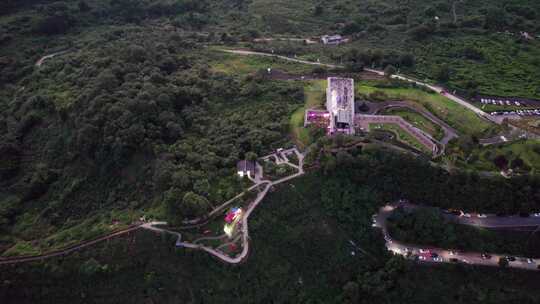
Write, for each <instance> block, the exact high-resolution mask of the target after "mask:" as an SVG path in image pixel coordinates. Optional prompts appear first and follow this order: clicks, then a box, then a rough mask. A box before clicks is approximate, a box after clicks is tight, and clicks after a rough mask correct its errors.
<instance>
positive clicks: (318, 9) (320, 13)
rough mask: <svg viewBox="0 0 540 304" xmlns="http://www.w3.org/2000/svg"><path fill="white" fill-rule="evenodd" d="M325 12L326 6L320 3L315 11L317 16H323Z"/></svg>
mask: <svg viewBox="0 0 540 304" xmlns="http://www.w3.org/2000/svg"><path fill="white" fill-rule="evenodd" d="M323 13H324V7H323V6H322V5H320V4H319V5H317V6H316V7H315V11H314V12H313V14H314V15H315V16H321V15H322V14H323Z"/></svg>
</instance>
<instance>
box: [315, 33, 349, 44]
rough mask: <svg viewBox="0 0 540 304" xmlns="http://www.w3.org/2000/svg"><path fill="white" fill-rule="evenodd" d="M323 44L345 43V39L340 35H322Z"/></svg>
mask: <svg viewBox="0 0 540 304" xmlns="http://www.w3.org/2000/svg"><path fill="white" fill-rule="evenodd" d="M321 41H322V43H323V44H331V45H337V44H340V43H343V42H346V41H347V40H346V39H343V37H342V36H341V35H324V36H322V37H321Z"/></svg>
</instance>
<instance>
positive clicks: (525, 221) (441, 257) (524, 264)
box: [373, 204, 540, 270]
mask: <svg viewBox="0 0 540 304" xmlns="http://www.w3.org/2000/svg"><path fill="white" fill-rule="evenodd" d="M399 206H401V207H404V208H407V209H415V208H426V207H420V206H415V205H411V204H399ZM396 207H397V206H395V205H387V206H384V207H382V208H381V209H380V210H379V213H377V214H376V215H374V218H373V219H374V224H373V225H374V226H375V227H379V228H381V229H382V232H383V235H384V239H385V240H386V248H388V250H390V251H392V252H393V253H395V254H399V255H403V256H405V257H408V258H417V259H418V260H419V261H421V262H426V263H463V264H473V265H482V266H496V267H500V266H499V259H500V258H505V257H506V255H501V254H491V253H490V254H489V256H490V257H489V258H488V257H487V256H484V257H483V256H482V253H479V252H461V251H455V250H449V249H443V248H435V247H426V246H418V245H414V244H405V243H401V242H399V241H396V240H394V239H392V237H391V236H390V234H389V233H388V229H387V219H388V217H390V215H391V214H392V212H393V211H394V209H395V208H396ZM452 217H454V219H457V220H458V222H459V223H461V224H464V225H475V226H481V227H487V228H511V227H523V226H539V225H540V218H534V219H529V218H519V217H508V218H506V217H496V216H488V217H487V218H477V220H472V221H470V218H465V217H463V216H461V217H458V216H452ZM432 254H435V255H436V257H434V255H432ZM539 265H540V259H529V258H525V257H515V261H509V264H508V267H513V268H520V269H525V270H539V268H538V267H539Z"/></svg>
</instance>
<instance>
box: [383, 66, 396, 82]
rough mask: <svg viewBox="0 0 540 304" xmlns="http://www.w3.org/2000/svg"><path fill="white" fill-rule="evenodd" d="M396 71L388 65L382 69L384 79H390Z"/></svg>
mask: <svg viewBox="0 0 540 304" xmlns="http://www.w3.org/2000/svg"><path fill="white" fill-rule="evenodd" d="M396 71H397V69H396V67H394V66H393V65H391V64H389V65H387V66H386V67H385V68H384V77H386V78H388V79H390V78H391V77H392V75H394V74H395V73H396Z"/></svg>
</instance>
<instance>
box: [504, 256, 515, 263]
mask: <svg viewBox="0 0 540 304" xmlns="http://www.w3.org/2000/svg"><path fill="white" fill-rule="evenodd" d="M506 259H507V260H508V261H509V262H515V261H516V258H515V257H513V256H507V257H506Z"/></svg>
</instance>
